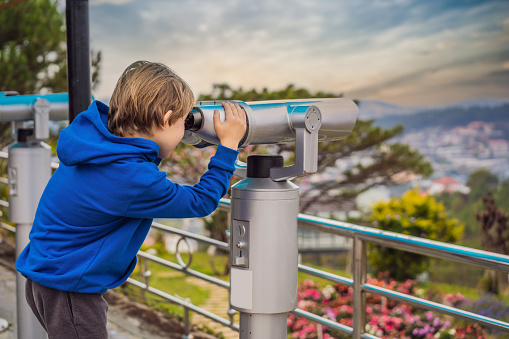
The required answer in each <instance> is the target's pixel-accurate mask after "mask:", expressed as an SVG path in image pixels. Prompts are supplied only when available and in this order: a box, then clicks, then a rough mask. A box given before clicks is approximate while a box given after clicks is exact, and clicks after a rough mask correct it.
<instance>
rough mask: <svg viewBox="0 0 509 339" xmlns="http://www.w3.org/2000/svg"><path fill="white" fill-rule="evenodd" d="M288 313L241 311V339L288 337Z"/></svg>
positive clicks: (282, 338) (280, 338) (284, 338)
mask: <svg viewBox="0 0 509 339" xmlns="http://www.w3.org/2000/svg"><path fill="white" fill-rule="evenodd" d="M286 318H287V313H277V314H257V313H242V312H240V330H239V334H240V336H239V339H269V338H270V339H286V338H287V334H286V326H287V325H286Z"/></svg>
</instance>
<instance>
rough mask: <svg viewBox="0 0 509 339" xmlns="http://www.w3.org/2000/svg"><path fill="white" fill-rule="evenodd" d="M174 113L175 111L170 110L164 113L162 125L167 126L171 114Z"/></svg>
mask: <svg viewBox="0 0 509 339" xmlns="http://www.w3.org/2000/svg"><path fill="white" fill-rule="evenodd" d="M172 113H173V111H171V110H170V111H168V112H166V113H164V116H163V126H162V127H166V126H167V125H168V121H169V120H170V116H171V114H172Z"/></svg>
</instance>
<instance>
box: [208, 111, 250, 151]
mask: <svg viewBox="0 0 509 339" xmlns="http://www.w3.org/2000/svg"><path fill="white" fill-rule="evenodd" d="M223 108H224V112H225V117H226V120H225V121H224V122H223V123H222V122H221V120H220V119H219V111H218V110H217V109H216V110H215V111H214V129H215V130H216V134H217V137H218V138H219V141H220V142H221V145H223V146H225V147H228V148H231V149H233V150H237V148H238V147H239V142H240V140H241V139H242V137H243V136H244V134H245V133H246V112H244V110H243V109H242V107H240V105H239V104H237V103H235V104H233V103H232V102H223Z"/></svg>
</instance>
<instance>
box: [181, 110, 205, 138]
mask: <svg viewBox="0 0 509 339" xmlns="http://www.w3.org/2000/svg"><path fill="white" fill-rule="evenodd" d="M202 120H203V118H202V113H201V112H200V111H199V110H198V109H197V108H194V109H193V110H192V111H191V112H189V114H188V115H187V117H186V120H185V122H184V125H185V129H186V130H188V131H192V132H196V131H199V130H200V129H201V125H202Z"/></svg>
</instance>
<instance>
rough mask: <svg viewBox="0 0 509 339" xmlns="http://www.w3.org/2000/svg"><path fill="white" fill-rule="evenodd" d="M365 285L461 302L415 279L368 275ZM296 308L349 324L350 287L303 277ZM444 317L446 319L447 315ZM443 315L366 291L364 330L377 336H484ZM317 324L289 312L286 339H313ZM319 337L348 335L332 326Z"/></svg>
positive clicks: (450, 302) (446, 338)
mask: <svg viewBox="0 0 509 339" xmlns="http://www.w3.org/2000/svg"><path fill="white" fill-rule="evenodd" d="M367 283H368V284H372V285H376V286H380V287H384V288H387V289H390V290H394V291H397V292H400V293H405V294H411V295H417V296H418V297H421V298H425V299H430V300H433V299H434V300H433V301H439V302H441V303H444V304H446V305H450V306H454V307H457V306H459V305H460V304H463V303H465V301H466V300H465V298H464V297H463V296H462V295H461V294H460V293H457V294H454V295H453V294H447V295H445V296H441V295H439V294H438V293H437V292H436V291H435V292H432V293H426V292H424V291H423V290H422V289H419V288H418V287H417V284H418V281H417V280H407V281H405V282H403V283H399V282H396V281H394V280H389V282H385V281H383V280H378V279H374V278H371V277H368V279H367ZM298 298H299V301H298V307H299V308H300V309H302V310H305V311H308V312H312V313H315V314H317V315H320V316H322V317H324V318H328V319H330V320H333V321H336V322H338V323H340V324H344V325H346V326H350V327H351V326H352V314H353V307H352V306H353V290H352V288H350V287H346V286H342V285H336V286H331V285H327V286H325V287H324V288H322V287H321V285H320V284H317V283H315V282H314V281H312V280H305V281H304V282H302V284H301V286H300V287H299V292H298ZM447 319H448V318H447ZM447 319H446V317H444V316H442V315H438V314H435V313H433V312H430V311H422V310H418V309H415V308H413V307H412V306H410V305H408V304H405V303H402V302H398V301H395V300H391V299H387V298H385V297H381V296H379V295H375V294H371V293H367V294H366V332H367V333H370V334H372V335H375V336H377V337H380V338H411V339H414V338H416V339H420V338H440V339H452V338H475V339H485V338H486V334H485V333H484V331H483V329H482V328H481V327H480V326H478V325H467V326H465V325H464V324H462V323H458V325H457V326H456V325H453V324H451V322H450V321H449V320H447ZM318 331H319V326H317V324H316V323H313V322H310V321H308V320H306V319H304V318H298V317H296V316H295V315H293V314H290V315H289V316H288V333H289V334H290V336H289V337H290V338H295V339H313V338H319V337H318ZM321 331H322V336H321V337H322V338H323V339H340V338H349V336H345V335H343V334H342V333H341V332H338V331H336V330H333V329H328V328H326V327H325V326H322V327H321Z"/></svg>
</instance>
